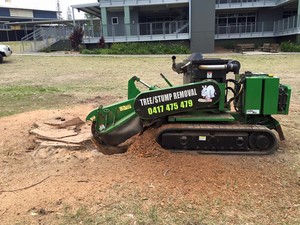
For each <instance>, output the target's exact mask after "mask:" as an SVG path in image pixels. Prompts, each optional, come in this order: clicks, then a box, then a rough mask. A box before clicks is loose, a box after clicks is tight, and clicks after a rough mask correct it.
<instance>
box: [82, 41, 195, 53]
mask: <svg viewBox="0 0 300 225" xmlns="http://www.w3.org/2000/svg"><path fill="white" fill-rule="evenodd" d="M189 53H190V50H189V49H188V48H187V47H186V46H185V45H183V44H178V43H176V44H166V43H114V44H112V45H111V47H110V48H108V49H104V48H100V49H94V50H89V51H82V54H120V55H122V54H127V55H130V54H137V55H141V54H189Z"/></svg>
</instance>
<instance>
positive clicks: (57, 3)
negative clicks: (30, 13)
mask: <svg viewBox="0 0 300 225" xmlns="http://www.w3.org/2000/svg"><path fill="white" fill-rule="evenodd" d="M56 10H57V19H59V20H62V19H63V16H62V13H61V9H60V2H59V0H57V2H56Z"/></svg>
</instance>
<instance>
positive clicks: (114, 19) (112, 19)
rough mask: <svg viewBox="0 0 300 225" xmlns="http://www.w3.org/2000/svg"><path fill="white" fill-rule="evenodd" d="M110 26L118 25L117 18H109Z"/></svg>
mask: <svg viewBox="0 0 300 225" xmlns="http://www.w3.org/2000/svg"><path fill="white" fill-rule="evenodd" d="M111 24H112V25H117V24H119V18H118V17H112V18H111Z"/></svg>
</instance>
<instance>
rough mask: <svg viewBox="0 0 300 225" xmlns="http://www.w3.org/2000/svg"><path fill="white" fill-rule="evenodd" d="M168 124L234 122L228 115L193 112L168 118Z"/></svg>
mask: <svg viewBox="0 0 300 225" xmlns="http://www.w3.org/2000/svg"><path fill="white" fill-rule="evenodd" d="M168 121H169V122H234V121H236V120H235V118H234V117H233V116H232V115H231V114H230V113H226V112H224V113H219V112H215V113H213V112H210V113H207V112H199V111H193V112H189V113H186V114H180V115H174V116H169V117H168Z"/></svg>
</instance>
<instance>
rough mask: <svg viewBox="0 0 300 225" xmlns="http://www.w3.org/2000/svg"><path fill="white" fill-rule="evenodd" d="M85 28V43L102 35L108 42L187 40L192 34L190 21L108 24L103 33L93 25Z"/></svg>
mask: <svg viewBox="0 0 300 225" xmlns="http://www.w3.org/2000/svg"><path fill="white" fill-rule="evenodd" d="M84 30H85V35H84V40H83V42H84V43H85V44H89V43H97V42H98V41H99V38H100V37H101V36H102V35H103V37H104V39H105V42H106V43H114V42H140V41H171V40H186V39H189V36H190V35H189V23H188V21H162V22H153V23H137V24H130V25H129V24H128V25H108V26H103V27H102V30H101V34H100V32H95V31H94V29H93V28H92V27H85V28H84Z"/></svg>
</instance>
